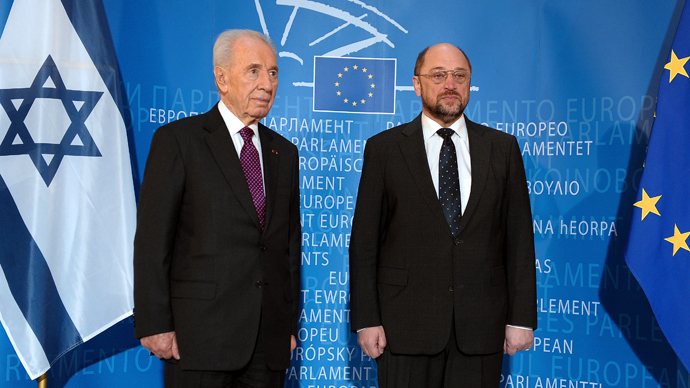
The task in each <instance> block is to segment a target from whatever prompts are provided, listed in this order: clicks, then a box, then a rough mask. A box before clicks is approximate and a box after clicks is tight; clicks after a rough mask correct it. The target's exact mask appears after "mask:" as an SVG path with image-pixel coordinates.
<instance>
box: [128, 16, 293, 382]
mask: <svg viewBox="0 0 690 388" xmlns="http://www.w3.org/2000/svg"><path fill="white" fill-rule="evenodd" d="M213 62H214V74H215V81H216V87H217V89H218V92H219V94H220V97H221V101H220V102H219V103H218V104H217V105H216V106H215V107H214V108H213V109H211V110H210V111H209V112H207V113H205V114H202V115H199V116H194V117H189V118H185V119H182V120H179V121H176V122H173V123H170V124H168V125H165V126H163V127H161V128H159V129H158V130H157V131H156V133H155V135H154V137H153V141H152V143H151V151H150V153H149V156H148V160H147V163H146V170H145V173H144V180H143V183H142V186H141V199H140V201H139V209H138V216H137V218H138V224H137V233H136V238H135V243H134V245H135V251H134V267H135V273H134V274H135V278H134V301H135V309H136V312H135V314H136V322H135V336H137V337H138V338H141V343H142V345H143V346H144V347H146V348H147V349H149V350H150V351H151V352H152V353H154V354H155V355H156V356H158V357H159V358H161V359H163V360H165V361H166V362H165V386H166V387H184V388H191V387H244V386H252V387H282V386H283V383H284V378H285V369H286V368H287V367H289V365H290V352H291V351H292V349H294V348H295V335H296V334H297V319H298V315H297V309H298V300H299V292H300V222H299V187H298V155H297V149H296V147H295V146H293V145H292V144H291V143H290V142H289V141H287V140H286V139H284V138H283V137H281V136H280V135H278V134H277V133H275V132H273V131H271V130H269V129H268V128H267V127H265V126H264V125H262V124H261V123H259V120H261V119H262V118H264V117H266V115H267V114H268V112H269V110H270V109H271V106H272V104H273V100H274V98H275V94H276V88H277V87H278V66H277V61H276V53H275V46H274V45H273V43H272V42H271V40H270V39H269V38H268V37H267V36H265V35H263V34H260V33H257V32H255V31H248V30H229V31H225V32H224V33H222V34H221V35H220V36H219V37H218V39H217V41H216V44H215V46H214V49H213Z"/></svg>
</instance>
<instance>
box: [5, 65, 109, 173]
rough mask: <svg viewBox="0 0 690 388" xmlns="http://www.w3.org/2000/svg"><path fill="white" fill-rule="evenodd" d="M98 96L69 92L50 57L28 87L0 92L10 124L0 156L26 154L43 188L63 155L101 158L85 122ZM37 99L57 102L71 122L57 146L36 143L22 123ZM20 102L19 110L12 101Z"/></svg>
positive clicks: (74, 91) (81, 91)
mask: <svg viewBox="0 0 690 388" xmlns="http://www.w3.org/2000/svg"><path fill="white" fill-rule="evenodd" d="M48 78H50V79H51V80H52V85H50V86H48V84H47V82H46V81H48ZM101 95H103V92H93V91H83V90H68V89H67V88H66V87H65V83H64V82H63V80H62V76H61V75H60V72H59V71H58V68H57V66H56V65H55V62H54V61H53V58H52V57H51V56H50V55H49V56H48V58H47V59H46V60H45V62H44V63H43V65H42V66H41V68H40V69H39V70H38V74H36V78H34V80H33V83H32V84H31V86H30V87H28V88H16V89H0V105H2V107H3V108H5V112H7V116H9V118H10V121H11V124H10V127H9V129H8V131H7V134H6V135H5V138H4V139H3V140H2V143H0V156H7V155H24V154H26V155H28V156H29V157H30V158H31V161H33V163H34V165H35V166H36V169H37V170H38V172H39V174H40V175H41V177H42V178H43V181H44V182H45V183H46V186H50V183H51V182H52V180H53V178H54V177H55V174H57V171H58V168H59V167H60V163H61V162H62V159H63V158H64V157H65V156H67V155H69V156H96V157H98V156H101V152H100V151H99V150H98V147H97V146H96V143H95V142H94V141H93V138H92V137H91V134H90V133H89V131H88V129H87V128H86V124H85V123H84V122H85V121H86V119H87V118H88V117H89V115H90V114H91V111H92V110H93V108H94V107H95V106H96V103H98V100H100V98H101ZM37 98H49V99H56V100H60V101H61V102H62V106H63V107H64V108H65V112H66V113H67V116H69V119H70V121H71V123H70V125H69V127H68V128H67V131H66V132H65V134H64V135H63V136H62V140H61V141H60V142H59V143H56V144H52V143H36V142H35V141H34V139H33V138H32V137H31V134H30V133H29V129H28V128H27V126H26V124H25V123H24V121H25V119H26V116H27V114H28V113H29V111H30V109H31V106H32V105H33V103H34V101H36V99H37ZM19 101H21V104H20V105H19V107H17V106H15V102H17V103H18V102H19ZM44 130H45V129H44ZM51 155H52V158H51V157H50V156H51Z"/></svg>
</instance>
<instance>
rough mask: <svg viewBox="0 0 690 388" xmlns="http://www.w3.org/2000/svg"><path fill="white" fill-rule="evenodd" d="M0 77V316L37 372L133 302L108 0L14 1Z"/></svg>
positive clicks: (131, 217)
mask: <svg viewBox="0 0 690 388" xmlns="http://www.w3.org/2000/svg"><path fill="white" fill-rule="evenodd" d="M0 74H2V77H0V321H2V324H3V326H4V328H5V330H6V331H7V334H8V337H9V339H10V341H11V342H12V345H13V346H14V348H15V350H16V352H17V355H18V357H19V359H20V360H21V362H22V364H23V365H24V367H25V368H26V370H27V373H28V374H29V376H30V377H31V378H32V379H34V378H37V377H38V376H40V375H41V374H43V373H44V372H45V371H47V370H48V369H49V368H50V366H51V365H52V364H53V363H54V362H55V361H56V360H57V359H59V357H60V356H62V355H63V354H65V353H66V352H68V351H69V350H70V349H72V348H74V347H75V346H77V345H79V344H80V343H82V342H84V341H87V340H89V339H90V338H93V337H94V336H96V335H97V334H99V333H100V332H102V331H103V330H105V329H107V328H108V327H110V326H112V325H113V324H115V323H117V322H118V321H120V320H121V319H123V318H125V317H127V316H129V315H131V313H132V308H133V299H132V242H133V236H134V229H135V191H134V182H135V180H134V179H135V176H136V175H133V168H132V163H131V160H130V145H131V142H130V138H128V127H129V128H130V130H131V126H128V123H129V117H128V114H123V113H124V112H126V109H125V106H124V104H125V103H126V98H125V97H124V96H125V95H124V94H123V88H122V86H123V85H122V82H121V78H120V74H119V68H118V66H117V61H116V58H115V55H114V48H113V44H112V39H111V37H110V32H109V30H108V24H107V20H106V19H105V12H104V10H103V5H102V3H101V0H74V1H72V0H64V1H60V0H15V1H14V3H13V4H12V8H11V10H10V14H9V17H8V19H7V23H6V25H5V28H4V31H3V32H2V35H1V36H0Z"/></svg>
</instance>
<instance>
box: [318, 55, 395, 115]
mask: <svg viewBox="0 0 690 388" xmlns="http://www.w3.org/2000/svg"><path fill="white" fill-rule="evenodd" d="M395 71H396V60H395V59H379V58H350V57H346V58H345V57H339V58H335V57H320V56H315V57H314V111H315V112H345V113H368V114H394V113H395V79H396V74H395Z"/></svg>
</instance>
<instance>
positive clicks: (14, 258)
mask: <svg viewBox="0 0 690 388" xmlns="http://www.w3.org/2000/svg"><path fill="white" fill-rule="evenodd" d="M0 230H2V231H3V233H2V234H0V236H2V237H0V267H2V271H3V272H4V273H5V278H6V279H7V284H8V285H9V288H10V292H12V296H13V297H14V299H15V301H16V303H17V305H18V306H19V309H20V310H21V311H22V313H23V314H24V318H26V320H27V322H28V323H29V326H30V327H31V329H32V330H33V332H34V335H35V336H36V338H37V339H38V341H39V342H40V343H41V346H42V347H43V351H44V352H45V354H46V358H47V359H48V362H49V363H52V362H53V361H55V360H56V359H57V358H58V357H60V356H61V355H62V354H63V353H64V352H65V351H67V350H69V349H70V348H71V347H72V346H74V344H78V343H81V342H82V339H81V335H80V334H79V332H78V331H77V328H76V327H75V325H74V322H72V318H70V316H69V314H68V313H67V310H66V309H65V305H64V304H63V303H62V299H60V295H59V294H58V291H57V287H56V286H55V282H54V281H53V276H52V274H51V273H50V268H48V263H46V260H45V258H44V257H43V254H42V253H41V250H40V249H39V248H38V246H37V245H36V242H35V241H34V239H33V238H32V237H31V233H29V230H28V229H27V228H26V225H25V224H24V221H23V220H22V217H21V215H20V214H19V209H17V205H16V204H15V203H14V199H12V194H10V191H9V189H8V188H7V185H6V184H5V180H4V179H2V177H1V176H0Z"/></svg>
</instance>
